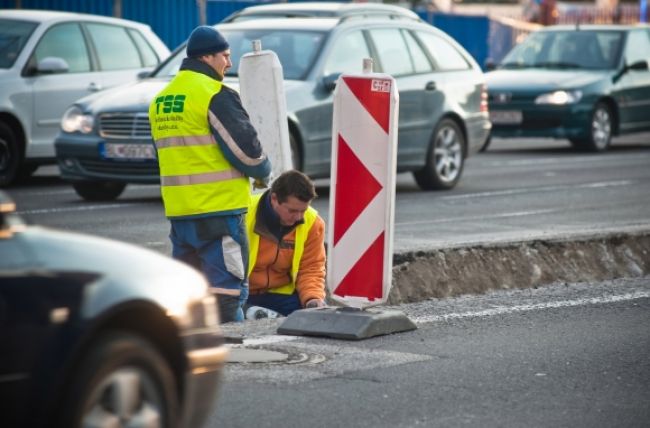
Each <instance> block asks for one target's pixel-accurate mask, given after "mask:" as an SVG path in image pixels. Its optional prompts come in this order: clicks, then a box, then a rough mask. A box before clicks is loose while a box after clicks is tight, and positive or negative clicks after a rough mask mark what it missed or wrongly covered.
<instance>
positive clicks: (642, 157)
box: [482, 152, 649, 167]
mask: <svg viewBox="0 0 650 428" xmlns="http://www.w3.org/2000/svg"><path fill="white" fill-rule="evenodd" d="M495 153H496V152H495ZM648 157H649V156H648V154H647V153H634V154H631V155H606V156H572V157H552V158H535V159H515V160H506V161H488V162H484V163H482V165H488V166H490V167H494V166H503V165H508V166H528V165H535V166H536V165H541V164H550V165H558V164H573V163H603V162H606V163H607V164H611V163H612V161H614V160H624V161H626V162H627V161H637V162H647V158H648Z"/></svg>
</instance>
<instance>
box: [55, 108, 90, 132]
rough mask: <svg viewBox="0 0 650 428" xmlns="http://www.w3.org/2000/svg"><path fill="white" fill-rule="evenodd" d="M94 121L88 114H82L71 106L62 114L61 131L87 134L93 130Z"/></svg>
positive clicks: (78, 109)
mask: <svg viewBox="0 0 650 428" xmlns="http://www.w3.org/2000/svg"><path fill="white" fill-rule="evenodd" d="M94 123H95V119H94V118H93V117H92V115H90V114H84V112H83V111H81V109H80V108H79V107H77V106H72V107H70V108H69V109H68V110H66V112H65V113H64V114H63V119H61V129H63V130H64V131H65V132H81V133H84V134H88V133H90V132H92V130H93V124H94Z"/></svg>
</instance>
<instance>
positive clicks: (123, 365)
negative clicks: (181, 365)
mask: <svg viewBox="0 0 650 428" xmlns="http://www.w3.org/2000/svg"><path fill="white" fill-rule="evenodd" d="M77 367H78V369H76V370H75V377H74V379H73V380H72V383H71V388H70V389H69V390H68V391H69V395H68V396H67V397H65V400H64V401H63V403H65V404H64V406H63V409H62V410H63V419H62V422H63V423H62V425H61V426H66V427H75V428H76V427H90V426H129V427H152V426H153V427H166V428H172V427H175V426H176V423H177V422H178V421H177V419H178V408H179V406H178V397H177V394H176V382H175V380H174V376H173V373H172V371H171V369H170V367H169V364H168V363H167V362H166V361H165V359H164V358H163V357H162V356H161V354H160V352H159V351H158V350H156V348H154V347H153V346H152V345H151V344H150V343H149V342H148V341H146V340H144V339H142V338H141V337H139V336H136V335H132V334H129V333H121V332H111V333H108V334H106V335H104V336H103V337H102V338H100V339H99V340H98V341H96V342H94V345H92V348H91V351H90V353H89V354H88V355H86V356H85V358H83V359H82V361H81V363H80V364H79V365H78V366H77Z"/></svg>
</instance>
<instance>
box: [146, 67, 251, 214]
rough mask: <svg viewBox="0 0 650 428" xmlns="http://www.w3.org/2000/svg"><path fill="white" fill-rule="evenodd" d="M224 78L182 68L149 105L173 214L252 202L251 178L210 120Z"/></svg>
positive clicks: (163, 184)
mask: <svg viewBox="0 0 650 428" xmlns="http://www.w3.org/2000/svg"><path fill="white" fill-rule="evenodd" d="M220 90H221V82H219V81H217V80H214V79H212V78H211V77H209V76H206V75H204V74H201V73H197V72H194V71H190V70H182V71H180V72H179V73H178V74H177V75H176V77H174V79H173V80H172V81H171V82H170V83H169V85H167V86H166V87H165V89H163V90H162V91H161V92H160V93H158V95H156V97H155V98H154V99H153V101H152V102H151V105H150V106H149V121H150V123H151V135H152V136H153V139H154V141H155V144H156V150H157V152H158V164H159V166H160V189H161V193H162V198H163V202H164V205H165V215H166V216H167V217H182V216H190V215H197V214H205V213H213V212H223V211H231V210H237V209H242V208H247V207H248V204H249V202H250V195H251V193H250V183H249V181H248V178H247V177H245V176H244V175H243V174H242V173H241V172H240V171H239V170H237V169H235V168H233V167H232V165H231V164H230V162H228V160H226V158H225V157H224V155H223V152H222V151H221V149H220V148H219V145H218V144H217V142H216V141H215V139H214V136H213V135H212V132H211V130H210V125H209V123H208V109H209V106H210V100H211V99H212V97H213V96H214V95H215V94H216V93H218V92H219V91H220Z"/></svg>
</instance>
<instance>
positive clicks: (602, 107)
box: [571, 103, 613, 152]
mask: <svg viewBox="0 0 650 428" xmlns="http://www.w3.org/2000/svg"><path fill="white" fill-rule="evenodd" d="M612 128H613V117H612V111H611V109H610V108H609V107H608V106H607V104H605V103H598V104H596V106H595V107H594V110H593V112H592V113H591V121H590V122H589V137H587V138H585V139H572V140H571V144H572V145H573V146H574V147H576V148H577V149H581V150H587V151H590V152H604V151H605V150H607V149H608V148H609V145H610V143H611V141H612Z"/></svg>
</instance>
